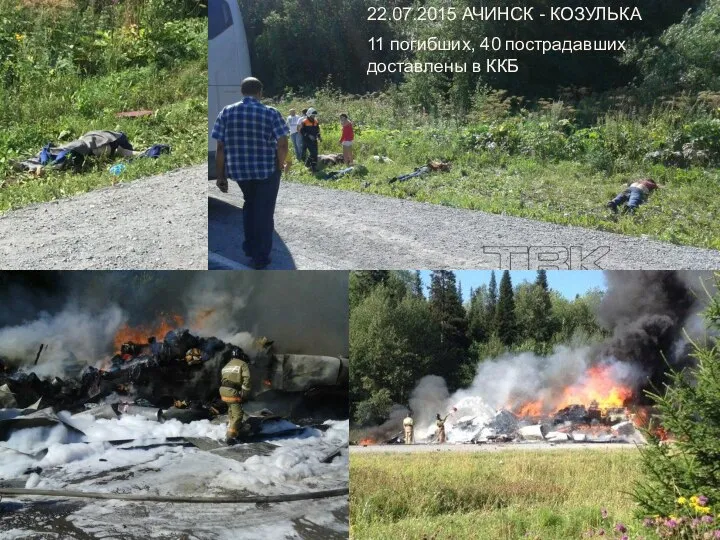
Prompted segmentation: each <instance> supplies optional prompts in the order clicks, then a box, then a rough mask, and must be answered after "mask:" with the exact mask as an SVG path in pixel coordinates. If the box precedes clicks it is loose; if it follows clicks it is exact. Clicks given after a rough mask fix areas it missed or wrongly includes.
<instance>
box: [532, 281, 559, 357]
mask: <svg viewBox="0 0 720 540" xmlns="http://www.w3.org/2000/svg"><path fill="white" fill-rule="evenodd" d="M535 285H536V286H537V288H538V289H539V290H538V294H539V299H538V302H536V304H535V306H534V309H533V319H534V320H533V326H534V329H535V330H534V335H533V339H534V340H535V341H536V342H537V343H538V344H543V345H547V343H548V342H549V341H550V340H551V339H552V335H553V333H554V332H555V328H554V324H553V323H554V321H553V316H552V298H551V297H550V287H549V285H548V280H547V272H546V271H545V270H538V273H537V279H536V280H535Z"/></svg>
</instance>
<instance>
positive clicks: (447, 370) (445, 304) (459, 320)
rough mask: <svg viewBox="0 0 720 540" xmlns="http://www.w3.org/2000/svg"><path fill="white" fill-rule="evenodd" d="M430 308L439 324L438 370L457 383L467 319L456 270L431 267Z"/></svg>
mask: <svg viewBox="0 0 720 540" xmlns="http://www.w3.org/2000/svg"><path fill="white" fill-rule="evenodd" d="M430 308H431V310H432V312H433V313H434V315H435V318H436V320H437V321H438V323H439V326H440V347H441V351H442V352H441V354H440V356H439V357H438V358H437V373H438V374H439V375H441V376H443V377H445V379H446V380H447V381H448V386H450V387H456V386H457V382H458V374H459V370H460V368H461V366H462V365H463V364H464V363H466V361H467V350H468V345H469V343H468V339H467V319H466V315H465V308H464V307H463V305H462V302H461V300H460V296H459V295H458V288H457V285H456V283H455V274H454V273H453V272H450V271H448V270H436V271H433V272H432V274H431V278H430Z"/></svg>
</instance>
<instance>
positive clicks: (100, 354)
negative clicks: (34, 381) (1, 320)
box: [0, 303, 127, 377]
mask: <svg viewBox="0 0 720 540" xmlns="http://www.w3.org/2000/svg"><path fill="white" fill-rule="evenodd" d="M126 320H127V316H126V315H125V313H124V312H123V311H122V310H121V309H120V308H119V307H117V306H108V307H107V308H106V309H105V310H103V311H101V312H99V313H93V312H90V311H87V310H82V309H80V308H79V307H78V305H77V304H74V303H71V304H69V305H68V306H67V307H66V308H65V309H63V310H62V311H60V312H58V313H56V314H54V315H50V314H48V313H40V314H39V315H38V317H37V318H36V319H35V320H33V321H30V322H28V323H26V324H23V325H19V326H8V327H5V328H2V329H0V356H1V357H6V358H8V359H10V361H11V362H12V361H16V362H19V363H20V364H22V365H23V366H24V367H25V368H26V369H32V371H34V372H35V373H36V374H37V375H38V376H40V377H42V376H59V377H62V376H65V375H67V374H68V373H73V372H77V371H79V370H80V369H82V367H84V366H86V365H94V364H95V363H96V362H97V361H98V360H99V359H102V358H104V357H106V356H107V355H108V353H109V352H111V351H112V343H113V337H114V336H115V333H116V332H117V330H118V328H119V327H120V326H121V325H122V324H123V323H124V322H125V321H126ZM40 344H45V348H44V349H43V352H42V354H41V356H40V359H39V361H38V365H37V366H33V365H32V364H33V363H34V361H35V357H36V355H37V352H38V349H39V348H40Z"/></svg>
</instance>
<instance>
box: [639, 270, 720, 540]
mask: <svg viewBox="0 0 720 540" xmlns="http://www.w3.org/2000/svg"><path fill="white" fill-rule="evenodd" d="M715 277H716V285H717V284H720V274H716V276H715ZM706 322H707V325H708V333H709V334H710V335H713V336H715V335H717V331H718V329H720V294H718V293H717V292H716V293H715V296H714V297H713V298H712V302H711V304H710V307H709V308H708V309H707V311H706ZM693 348H694V354H693V356H694V357H695V359H696V360H697V365H696V366H695V367H693V368H692V369H688V370H687V371H685V372H672V373H671V374H670V383H669V384H668V385H667V387H666V388H664V389H658V390H657V391H656V392H655V393H652V394H650V397H651V398H652V399H653V401H654V402H655V405H656V406H657V408H658V412H659V420H660V422H661V423H662V427H663V429H665V430H667V431H668V432H669V433H670V434H672V437H673V439H674V440H673V442H672V443H670V444H665V443H664V442H662V441H661V438H660V436H659V435H658V434H657V433H656V432H651V433H650V438H649V444H648V446H647V447H646V448H645V449H643V450H642V462H643V469H644V472H645V477H644V478H643V479H642V480H641V481H640V482H638V483H637V486H636V490H635V498H636V499H637V501H638V503H639V505H640V509H641V510H640V513H641V515H642V516H653V515H660V516H663V517H668V516H673V515H674V516H684V517H685V518H689V519H692V518H700V517H701V516H703V515H706V514H710V507H712V508H713V509H717V508H718V506H717V505H718V502H719V501H720V470H719V469H718V462H720V446H719V445H718V440H719V439H720V349H718V346H717V344H716V343H715V342H714V339H713V338H709V341H708V343H706V344H701V343H697V344H693ZM651 427H653V426H651ZM698 498H700V499H703V500H701V501H698V500H697V499H698ZM688 501H690V503H692V504H689V503H688ZM710 515H712V514H710ZM718 534H720V530H719V532H718ZM683 538H687V536H683ZM692 538H700V536H699V535H698V536H693V537H692ZM716 538H717V536H716Z"/></svg>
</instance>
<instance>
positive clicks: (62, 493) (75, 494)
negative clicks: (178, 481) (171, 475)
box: [0, 487, 350, 504]
mask: <svg viewBox="0 0 720 540" xmlns="http://www.w3.org/2000/svg"><path fill="white" fill-rule="evenodd" d="M349 493H350V489H349V488H347V487H344V488H337V489H326V490H322V491H309V492H305V493H286V494H283V495H246V496H233V497H178V496H172V495H135V494H131V493H101V492H97V491H72V490H65V489H31V488H0V496H2V495H8V496H11V495H17V496H30V497H43V496H44V497H61V498H65V497H71V498H81V499H119V500H123V501H142V502H169V503H206V504H207V503H213V504H222V503H235V504H256V503H277V502H291V501H304V500H308V499H327V498H329V497H341V496H343V495H348V494H349Z"/></svg>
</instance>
